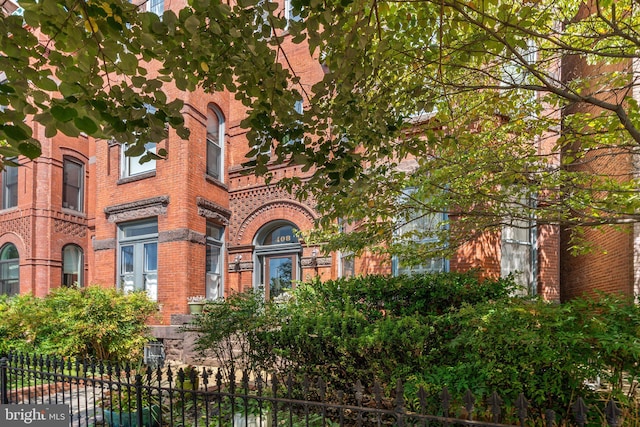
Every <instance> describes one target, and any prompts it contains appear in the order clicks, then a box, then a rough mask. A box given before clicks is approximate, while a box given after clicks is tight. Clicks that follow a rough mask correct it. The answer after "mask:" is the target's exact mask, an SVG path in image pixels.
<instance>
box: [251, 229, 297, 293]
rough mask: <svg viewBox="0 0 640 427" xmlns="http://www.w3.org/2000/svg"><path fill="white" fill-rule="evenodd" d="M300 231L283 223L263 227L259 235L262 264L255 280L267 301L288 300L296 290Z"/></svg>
mask: <svg viewBox="0 0 640 427" xmlns="http://www.w3.org/2000/svg"><path fill="white" fill-rule="evenodd" d="M297 231H298V228H297V227H296V226H295V225H292V224H290V223H285V222H284V221H282V222H276V223H272V224H269V225H267V226H265V227H263V229H262V230H260V231H259V232H258V234H257V235H256V239H255V240H256V249H255V257H256V258H257V261H258V262H257V263H256V265H257V270H256V271H255V272H254V277H255V281H256V286H257V287H258V288H259V289H262V290H264V295H265V299H271V300H274V299H275V300H277V299H279V298H284V297H286V295H287V293H288V291H290V290H292V289H293V288H294V287H295V281H296V280H297V279H298V277H299V274H300V266H299V264H300V252H301V251H302V246H301V245H300V242H299V241H298V237H297V236H296V232H297Z"/></svg>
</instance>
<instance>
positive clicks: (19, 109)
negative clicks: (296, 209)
mask: <svg viewBox="0 0 640 427" xmlns="http://www.w3.org/2000/svg"><path fill="white" fill-rule="evenodd" d="M20 5H21V6H22V7H23V8H24V15H23V17H20V16H9V17H2V18H0V19H1V21H0V25H2V27H3V28H2V29H3V31H2V32H1V33H0V52H2V55H0V71H2V72H4V73H5V75H6V81H5V82H4V83H2V84H0V105H4V106H6V108H5V110H4V111H3V113H2V115H1V116H0V117H1V123H0V139H4V140H5V141H6V142H4V143H3V144H2V145H1V146H0V154H1V155H3V156H5V157H6V156H10V155H14V154H17V153H22V154H25V155H27V156H29V157H34V156H37V155H38V154H39V149H38V143H37V141H36V140H35V139H34V138H33V137H32V133H31V129H30V128H29V127H28V126H27V124H26V123H25V122H24V119H25V118H26V117H29V116H32V115H33V117H34V118H35V120H36V121H38V122H39V123H41V124H43V125H44V128H45V134H46V136H52V135H54V134H55V133H56V132H58V131H61V132H63V133H65V134H67V135H72V136H73V135H78V134H79V133H80V132H85V133H87V134H89V135H92V136H95V137H105V138H107V137H108V138H115V139H116V140H118V141H120V142H129V143H134V142H137V144H136V145H135V147H136V148H134V149H133V151H135V153H134V152H133V151H132V152H131V154H140V153H141V152H142V150H143V144H144V142H147V141H159V140H160V139H162V138H164V137H165V136H166V132H167V129H166V127H165V125H166V124H167V123H168V124H169V125H171V126H172V127H174V128H175V129H176V131H177V133H178V135H180V136H182V137H186V136H187V134H188V131H187V130H186V129H184V127H183V121H182V118H181V116H180V107H181V102H180V101H179V100H177V99H168V96H167V95H166V94H167V93H174V92H172V91H167V88H168V87H173V86H174V85H175V87H177V88H178V89H179V90H187V91H190V90H195V89H202V90H204V91H206V92H215V91H221V90H228V91H230V92H232V93H233V94H234V96H235V97H236V99H238V100H239V101H241V102H242V104H243V105H244V106H246V108H247V115H246V118H245V120H244V121H243V123H242V124H243V126H244V127H245V128H247V129H248V133H247V137H248V139H249V144H248V148H247V150H248V158H250V159H251V160H249V161H248V162H247V166H248V168H249V169H250V170H253V171H254V172H256V173H258V174H262V175H265V176H266V177H267V178H272V176H271V172H270V170H271V169H270V167H269V166H270V165H271V164H273V163H296V164H300V165H302V170H303V171H305V172H308V174H309V176H308V177H305V179H300V178H299V177H294V178H290V179H287V180H283V181H282V182H281V183H282V184H284V185H285V186H286V187H287V188H289V189H290V190H291V191H293V192H295V193H296V195H297V196H299V197H301V198H309V197H313V199H314V200H315V201H316V203H317V209H318V210H319V212H320V213H321V214H322V220H321V221H320V225H321V226H322V230H323V232H322V233H320V234H319V235H317V236H314V237H315V238H317V239H318V240H321V241H329V242H332V243H333V245H329V248H335V247H338V246H340V247H345V246H346V247H350V248H351V249H352V250H354V251H357V250H361V249H363V247H367V246H369V247H371V246H374V245H376V244H378V243H379V244H381V247H384V248H388V249H391V250H392V251H396V252H402V251H405V252H406V251H407V247H411V246H412V245H413V242H415V241H418V240H431V241H434V239H436V240H437V241H438V243H437V244H434V245H433V247H430V248H427V249H428V250H427V251H426V252H429V253H432V252H433V251H438V250H442V248H443V247H444V246H443V245H442V243H443V241H447V246H446V248H448V250H452V249H455V248H456V246H457V244H458V243H460V242H463V241H465V240H468V239H469V238H472V237H473V236H475V235H477V233H479V232H481V231H486V230H492V229H494V230H496V229H500V227H502V226H504V225H515V226H518V227H527V226H528V225H527V223H526V221H528V220H529V219H531V218H534V217H535V219H536V222H537V224H553V225H557V224H559V225H565V226H572V227H598V226H602V225H605V224H614V225H620V224H627V223H632V222H635V221H637V220H638V215H637V211H638V207H639V206H638V203H639V202H638V200H640V198H638V197H637V188H638V185H637V184H638V183H637V181H636V179H635V175H634V173H633V170H632V169H633V161H632V157H630V156H629V155H635V153H636V151H637V149H638V143H639V142H640V128H639V123H640V115H639V114H638V103H637V101H636V99H635V97H634V93H635V91H636V89H637V87H636V85H637V78H636V74H635V73H636V68H637V65H636V63H637V56H638V53H637V52H638V51H640V50H639V49H638V47H639V46H640V38H639V37H638V34H637V29H638V25H639V23H640V22H638V19H639V18H638V10H637V9H638V6H637V4H636V3H635V2H633V1H632V0H623V1H611V0H594V1H590V2H583V1H579V0H560V1H557V0H556V1H551V0H477V1H466V0H464V1H463V0H443V1H440V0H438V1H435V0H419V1H412V2H386V1H371V0H339V1H338V0H323V1H318V0H292V6H293V9H294V12H293V13H294V14H295V15H299V16H301V17H302V18H303V19H302V20H300V21H291V22H286V20H285V19H284V18H283V13H282V8H281V7H279V6H278V5H277V4H276V3H275V2H263V1H258V0H241V1H239V2H235V3H234V2H230V3H225V2H221V1H219V0H216V1H204V0H190V1H188V2H187V3H186V4H185V6H184V7H183V8H182V9H181V10H179V11H177V12H174V11H171V10H168V11H166V12H165V13H164V15H163V16H162V19H160V17H158V16H156V15H155V14H153V13H150V12H142V11H141V10H140V9H138V8H136V7H134V6H133V5H132V4H130V3H128V2H125V1H122V0H82V1H75V0H73V1H72V0H66V1H65V2H57V1H54V0H47V1H37V2H36V1H34V0H21V1H20ZM24 24H27V26H25V25H24ZM32 29H36V30H37V31H36V32H33V31H31V30H32ZM36 34H39V36H36ZM288 41H291V42H293V43H294V44H295V43H306V44H307V45H308V46H309V49H310V54H311V56H312V57H313V58H317V60H318V62H319V63H321V64H322V66H323V68H324V70H325V74H324V78H323V79H322V80H321V81H318V82H307V81H304V79H303V78H302V76H300V75H299V74H298V73H297V72H296V68H295V65H294V64H295V63H294V62H292V61H289V57H288V51H287V49H285V48H284V46H285V44H286V43H285V42H288ZM292 64H293V65H292ZM155 68H157V69H158V73H157V74H155V73H154V74H149V73H148V72H147V70H148V69H155ZM85 76H89V78H86V77H85ZM167 85H169V86H167ZM301 98H302V99H303V100H304V103H305V110H304V114H303V115H299V114H297V113H296V112H295V111H293V108H292V105H293V104H294V102H295V101H296V100H300V99H301ZM147 106H153V107H154V109H151V108H148V107H147ZM303 135H304V137H303V138H301V136H303ZM274 141H275V143H274ZM284 142H288V143H284ZM162 154H164V153H159V155H162ZM151 155H153V154H149V156H151ZM407 189H411V191H407ZM363 200H365V201H367V203H363ZM442 211H447V212H448V213H449V218H448V220H447V221H448V222H450V224H451V225H452V226H451V227H447V225H448V224H446V223H445V224H434V226H433V227H431V228H428V229H425V230H422V231H414V232H412V233H411V234H410V235H407V236H404V238H402V237H399V236H398V230H399V229H401V228H402V226H403V225H404V224H406V223H411V222H412V221H415V220H416V218H419V217H421V216H424V215H429V214H430V213H437V212H442ZM459 214H463V215H459ZM337 218H343V219H345V220H347V221H349V222H350V223H351V224H352V227H351V230H350V233H348V235H346V236H345V235H341V233H340V232H339V230H337V228H335V222H336V219H337ZM443 230H447V232H443ZM342 231H344V230H342ZM412 252H413V253H416V254H419V255H420V256H422V255H424V251H423V252H421V251H412Z"/></svg>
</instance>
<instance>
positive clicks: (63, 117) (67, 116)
mask: <svg viewBox="0 0 640 427" xmlns="http://www.w3.org/2000/svg"><path fill="white" fill-rule="evenodd" d="M51 115H52V116H53V117H54V118H55V119H56V120H59V121H61V122H68V121H70V120H73V119H74V118H76V117H77V116H78V112H77V111H76V110H75V108H70V107H63V106H61V105H55V106H53V107H51Z"/></svg>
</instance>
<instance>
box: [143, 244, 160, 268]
mask: <svg viewBox="0 0 640 427" xmlns="http://www.w3.org/2000/svg"><path fill="white" fill-rule="evenodd" d="M157 270H158V244H157V243H156V242H153V243H145V244H144V271H145V273H148V272H150V271H157Z"/></svg>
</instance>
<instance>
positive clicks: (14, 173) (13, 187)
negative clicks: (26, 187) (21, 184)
mask: <svg viewBox="0 0 640 427" xmlns="http://www.w3.org/2000/svg"><path fill="white" fill-rule="evenodd" d="M0 180H1V181H2V182H1V184H2V209H9V208H14V207H16V206H18V168H17V167H15V166H9V165H5V168H4V170H3V171H2V174H0Z"/></svg>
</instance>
